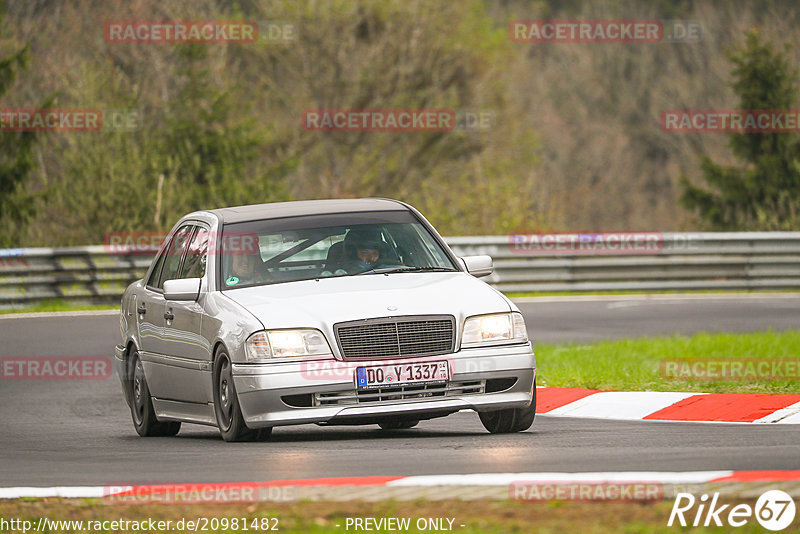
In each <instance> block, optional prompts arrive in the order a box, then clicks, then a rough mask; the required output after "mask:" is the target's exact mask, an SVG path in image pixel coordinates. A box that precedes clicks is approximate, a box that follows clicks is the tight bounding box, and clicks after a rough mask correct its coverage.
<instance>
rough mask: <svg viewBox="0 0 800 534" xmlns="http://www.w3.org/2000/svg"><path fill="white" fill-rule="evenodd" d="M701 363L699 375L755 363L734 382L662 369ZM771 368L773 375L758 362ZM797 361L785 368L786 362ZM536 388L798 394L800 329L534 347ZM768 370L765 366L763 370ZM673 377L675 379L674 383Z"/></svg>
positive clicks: (682, 368)
mask: <svg viewBox="0 0 800 534" xmlns="http://www.w3.org/2000/svg"><path fill="white" fill-rule="evenodd" d="M676 360H677V361H689V362H688V364H689V365H691V364H692V363H693V362H695V361H697V362H701V365H700V366H698V369H700V370H708V371H710V370H711V369H712V367H711V366H713V365H716V367H717V371H715V374H719V373H720V370H719V369H720V367H721V365H722V363H720V362H723V361H725V360H738V361H743V362H745V365H746V364H747V362H752V363H753V364H754V365H753V367H752V368H751V369H752V370H754V371H755V375H756V376H750V373H748V372H747V370H746V369H745V368H742V369H743V370H742V372H741V373H739V375H738V378H736V379H704V378H696V377H694V376H686V374H687V373H689V374H693V369H692V367H687V366H684V365H679V366H677V372H676V367H675V366H673V367H671V368H667V367H664V366H663V364H662V362H667V361H676ZM778 360H783V361H784V365H783V366H782V367H781V368H782V369H783V371H782V372H783V374H784V377H783V379H781V378H780V377H774V376H773V373H774V372H775V373H776V374H777V372H776V371H773V366H772V364H773V362H775V361H778ZM760 361H765V362H768V363H769V372H768V373H763V372H760V371H759V368H758V366H757V363H758V362H760ZM791 361H793V362H794V364H793V365H794V367H793V368H792V364H789V365H786V362H791ZM536 363H537V367H538V372H539V378H538V385H540V386H543V385H547V386H560V387H576V388H590V389H605V390H616V391H698V392H709V393H792V394H797V393H800V369H798V366H800V330H790V331H786V332H773V331H769V332H757V333H748V334H696V335H693V336H689V337H687V336H672V337H656V338H636V339H624V340H616V341H605V342H600V343H592V344H569V345H538V344H537V345H536ZM762 369H764V367H762ZM673 375H675V376H676V378H671V376H673Z"/></svg>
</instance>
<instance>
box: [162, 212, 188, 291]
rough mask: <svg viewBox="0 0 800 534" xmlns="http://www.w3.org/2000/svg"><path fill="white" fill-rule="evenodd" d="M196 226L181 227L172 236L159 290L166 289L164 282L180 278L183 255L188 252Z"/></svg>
mask: <svg viewBox="0 0 800 534" xmlns="http://www.w3.org/2000/svg"><path fill="white" fill-rule="evenodd" d="M192 230H194V226H192V225H189V224H187V225H186V226H181V227H180V228H179V229H178V231H177V232H175V235H173V236H172V241H170V243H169V246H168V247H167V252H166V255H165V257H164V267H163V268H162V269H161V276H159V278H158V286H156V287H158V288H159V289H164V282H165V281H166V280H174V279H175V278H178V270H179V269H180V267H181V260H182V259H183V253H184V251H186V246H187V245H188V244H189V237H190V236H191V235H192Z"/></svg>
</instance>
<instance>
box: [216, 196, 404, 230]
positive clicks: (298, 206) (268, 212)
mask: <svg viewBox="0 0 800 534" xmlns="http://www.w3.org/2000/svg"><path fill="white" fill-rule="evenodd" d="M406 210H408V208H407V207H406V206H405V205H404V204H403V203H402V202H399V201H397V200H391V199H388V198H346V199H330V200H298V201H294V202H273V203H270V204H252V205H249V206H234V207H230V208H219V209H214V210H208V211H209V212H211V213H213V214H215V215H216V216H217V217H218V218H219V220H220V221H221V222H222V223H223V224H229V223H237V222H245V221H255V220H261V219H279V218H283V217H297V216H301V215H329V214H332V213H351V212H364V211H406Z"/></svg>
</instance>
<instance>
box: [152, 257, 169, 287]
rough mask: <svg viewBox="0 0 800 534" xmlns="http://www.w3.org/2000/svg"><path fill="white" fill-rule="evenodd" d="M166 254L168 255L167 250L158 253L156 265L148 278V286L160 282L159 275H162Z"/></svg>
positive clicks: (153, 285) (154, 285)
mask: <svg viewBox="0 0 800 534" xmlns="http://www.w3.org/2000/svg"><path fill="white" fill-rule="evenodd" d="M164 256H166V252H165V251H162V252H161V254H159V255H158V259H157V260H156V266H155V267H153V270H152V271H151V272H150V278H148V279H147V287H156V285H157V284H158V277H159V276H161V268H162V267H163V266H164Z"/></svg>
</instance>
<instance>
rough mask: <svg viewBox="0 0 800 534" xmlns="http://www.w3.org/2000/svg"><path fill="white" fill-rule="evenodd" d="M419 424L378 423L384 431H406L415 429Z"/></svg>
mask: <svg viewBox="0 0 800 534" xmlns="http://www.w3.org/2000/svg"><path fill="white" fill-rule="evenodd" d="M418 424H419V421H387V422H385V423H378V426H379V427H381V429H382V430H406V429H409V428H414V427H415V426H417V425H418Z"/></svg>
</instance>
